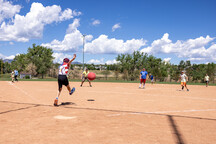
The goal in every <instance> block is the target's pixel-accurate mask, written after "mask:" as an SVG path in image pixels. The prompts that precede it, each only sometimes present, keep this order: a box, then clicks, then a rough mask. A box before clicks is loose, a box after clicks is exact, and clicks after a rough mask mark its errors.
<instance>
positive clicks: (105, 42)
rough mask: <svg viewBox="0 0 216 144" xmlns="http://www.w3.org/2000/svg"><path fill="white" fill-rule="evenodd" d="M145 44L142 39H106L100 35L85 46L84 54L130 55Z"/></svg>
mask: <svg viewBox="0 0 216 144" xmlns="http://www.w3.org/2000/svg"><path fill="white" fill-rule="evenodd" d="M145 44H146V41H145V40H143V39H131V40H127V41H125V42H124V41H123V40H118V39H115V38H112V39H108V36H106V35H100V36H99V37H98V38H97V39H94V40H93V41H92V42H90V43H87V44H86V45H85V52H88V53H94V54H121V53H132V52H133V51H136V50H139V49H140V48H141V47H142V46H144V45H145Z"/></svg>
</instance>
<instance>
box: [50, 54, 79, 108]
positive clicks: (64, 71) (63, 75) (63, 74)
mask: <svg viewBox="0 0 216 144" xmlns="http://www.w3.org/2000/svg"><path fill="white" fill-rule="evenodd" d="M75 58H76V54H74V56H73V59H71V60H69V59H68V58H64V60H63V63H62V64H61V65H60V66H59V75H58V96H57V97H56V99H55V100H54V106H58V98H59V96H60V94H61V91H62V85H65V86H66V87H67V89H68V91H69V94H70V95H71V94H73V92H74V91H75V88H74V87H73V88H72V89H71V87H70V85H69V81H68V78H67V75H68V70H69V68H70V64H71V62H72V61H73V60H74V59H75Z"/></svg>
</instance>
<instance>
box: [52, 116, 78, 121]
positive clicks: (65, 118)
mask: <svg viewBox="0 0 216 144" xmlns="http://www.w3.org/2000/svg"><path fill="white" fill-rule="evenodd" d="M54 118H55V119H60V120H68V119H75V118H76V116H74V117H68V116H62V115H58V116H54Z"/></svg>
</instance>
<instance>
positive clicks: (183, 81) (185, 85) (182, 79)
mask: <svg viewBox="0 0 216 144" xmlns="http://www.w3.org/2000/svg"><path fill="white" fill-rule="evenodd" d="M180 80H181V86H182V90H183V89H184V87H185V88H186V89H187V91H189V89H188V88H187V84H186V83H187V81H188V77H187V75H186V74H184V72H183V71H182V72H181V75H180Z"/></svg>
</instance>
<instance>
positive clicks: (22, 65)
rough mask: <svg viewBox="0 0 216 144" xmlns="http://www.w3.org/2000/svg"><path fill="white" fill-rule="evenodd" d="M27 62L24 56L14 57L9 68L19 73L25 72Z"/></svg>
mask: <svg viewBox="0 0 216 144" xmlns="http://www.w3.org/2000/svg"><path fill="white" fill-rule="evenodd" d="M28 63H29V60H28V58H27V56H26V54H19V55H17V56H15V58H14V59H13V61H12V62H11V68H12V69H17V70H18V71H19V72H23V71H25V70H26V66H27V65H28Z"/></svg>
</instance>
